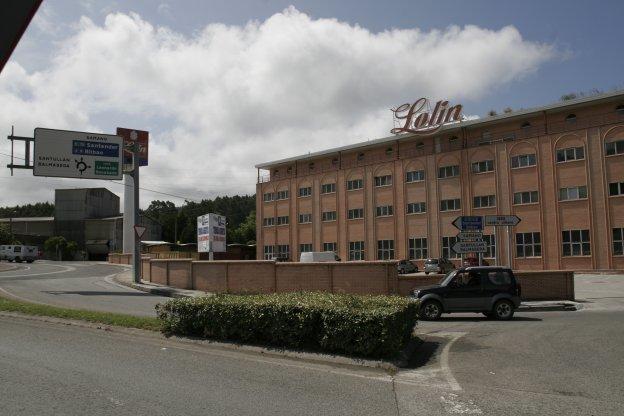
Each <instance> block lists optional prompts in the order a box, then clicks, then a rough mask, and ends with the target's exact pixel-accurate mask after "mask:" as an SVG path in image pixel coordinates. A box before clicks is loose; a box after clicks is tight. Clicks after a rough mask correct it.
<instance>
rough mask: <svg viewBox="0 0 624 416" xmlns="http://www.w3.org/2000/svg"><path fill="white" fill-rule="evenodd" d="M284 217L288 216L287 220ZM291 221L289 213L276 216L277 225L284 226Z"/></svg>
mask: <svg viewBox="0 0 624 416" xmlns="http://www.w3.org/2000/svg"><path fill="white" fill-rule="evenodd" d="M284 218H286V220H285V221H286V222H283V221H284ZM289 223H290V218H289V216H288V215H279V216H277V217H275V225H276V226H278V227H279V226H282V225H288V224H289Z"/></svg>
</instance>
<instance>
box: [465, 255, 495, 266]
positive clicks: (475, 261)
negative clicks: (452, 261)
mask: <svg viewBox="0 0 624 416" xmlns="http://www.w3.org/2000/svg"><path fill="white" fill-rule="evenodd" d="M489 265H490V263H488V262H487V260H485V259H481V266H489ZM463 266H464V267H478V266H479V258H478V257H466V258H465V259H464V264H463Z"/></svg>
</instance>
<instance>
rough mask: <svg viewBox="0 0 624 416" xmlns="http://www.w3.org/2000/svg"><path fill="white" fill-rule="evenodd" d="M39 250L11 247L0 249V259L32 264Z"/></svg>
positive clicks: (19, 246) (18, 246) (27, 247)
mask: <svg viewBox="0 0 624 416" xmlns="http://www.w3.org/2000/svg"><path fill="white" fill-rule="evenodd" d="M38 254H39V250H38V249H37V247H35V246H22V245H11V246H1V247H0V259H2V260H7V261H10V262H11V261H14V262H16V263H21V262H23V261H25V262H28V263H32V262H33V261H35V260H36V259H37V255H38Z"/></svg>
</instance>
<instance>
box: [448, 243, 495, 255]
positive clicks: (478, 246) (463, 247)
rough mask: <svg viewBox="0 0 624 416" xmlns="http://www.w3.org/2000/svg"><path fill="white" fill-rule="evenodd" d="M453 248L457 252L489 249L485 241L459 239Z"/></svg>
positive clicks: (464, 252)
mask: <svg viewBox="0 0 624 416" xmlns="http://www.w3.org/2000/svg"><path fill="white" fill-rule="evenodd" d="M451 248H452V249H453V251H454V252H455V253H457V254H466V253H485V252H486V251H487V247H486V246H485V241H458V242H457V243H455V245H454V246H453V247H451Z"/></svg>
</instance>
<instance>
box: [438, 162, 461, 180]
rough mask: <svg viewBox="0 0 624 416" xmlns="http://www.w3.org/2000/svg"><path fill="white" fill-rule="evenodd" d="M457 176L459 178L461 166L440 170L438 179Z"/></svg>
mask: <svg viewBox="0 0 624 416" xmlns="http://www.w3.org/2000/svg"><path fill="white" fill-rule="evenodd" d="M455 176H459V165H453V166H443V167H441V168H438V179H444V178H453V177H455Z"/></svg>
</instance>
